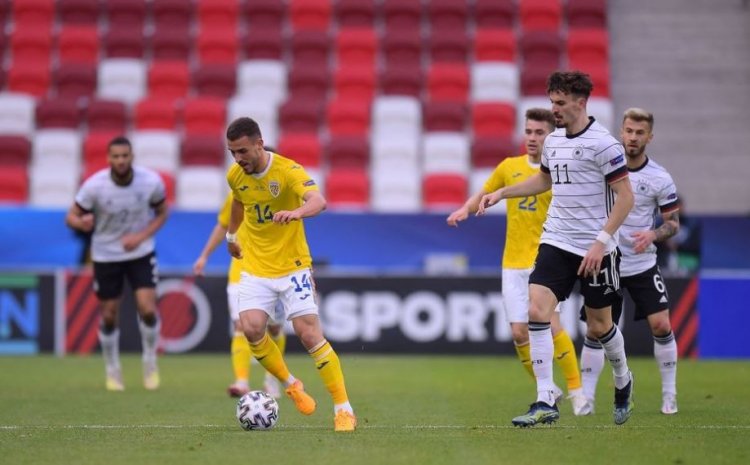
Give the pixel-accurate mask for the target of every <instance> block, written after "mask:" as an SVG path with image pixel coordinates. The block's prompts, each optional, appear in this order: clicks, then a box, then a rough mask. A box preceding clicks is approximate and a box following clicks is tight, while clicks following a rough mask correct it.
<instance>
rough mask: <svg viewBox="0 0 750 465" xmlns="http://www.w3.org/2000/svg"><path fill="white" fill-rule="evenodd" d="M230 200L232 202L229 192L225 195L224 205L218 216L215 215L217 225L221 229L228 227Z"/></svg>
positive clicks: (230, 211) (230, 208)
mask: <svg viewBox="0 0 750 465" xmlns="http://www.w3.org/2000/svg"><path fill="white" fill-rule="evenodd" d="M232 200H234V196H233V195H232V193H231V192H230V193H229V194H227V198H226V199H224V205H222V206H221V210H219V214H218V215H216V222H217V223H219V224H220V225H221V226H222V227H223V228H226V227H228V226H229V217H230V215H231V214H232Z"/></svg>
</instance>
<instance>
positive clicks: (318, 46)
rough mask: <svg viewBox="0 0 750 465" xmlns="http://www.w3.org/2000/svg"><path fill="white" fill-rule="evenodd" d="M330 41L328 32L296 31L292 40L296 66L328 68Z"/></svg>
mask: <svg viewBox="0 0 750 465" xmlns="http://www.w3.org/2000/svg"><path fill="white" fill-rule="evenodd" d="M329 47H330V41H329V40H328V33H327V32H326V31H317V30H302V31H296V32H294V33H293V34H292V38H291V52H292V63H293V65H294V66H316V67H320V66H327V65H328V51H329Z"/></svg>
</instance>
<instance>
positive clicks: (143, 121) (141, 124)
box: [133, 93, 178, 131]
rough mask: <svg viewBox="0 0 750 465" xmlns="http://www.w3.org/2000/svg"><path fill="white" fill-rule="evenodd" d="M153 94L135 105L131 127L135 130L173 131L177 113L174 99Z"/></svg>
mask: <svg viewBox="0 0 750 465" xmlns="http://www.w3.org/2000/svg"><path fill="white" fill-rule="evenodd" d="M160 95H161V94H158V93H155V94H152V96H151V97H146V98H144V99H143V100H141V101H139V102H138V103H136V104H135V108H134V117H133V127H134V128H135V129H139V130H144V129H162V130H170V131H172V130H175V129H176V128H177V121H178V112H177V105H176V104H175V101H174V99H171V98H169V97H161V96H160Z"/></svg>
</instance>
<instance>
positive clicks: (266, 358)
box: [250, 333, 289, 383]
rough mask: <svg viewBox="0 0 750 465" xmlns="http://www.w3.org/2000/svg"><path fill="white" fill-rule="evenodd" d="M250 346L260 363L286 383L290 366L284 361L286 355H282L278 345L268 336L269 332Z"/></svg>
mask: <svg viewBox="0 0 750 465" xmlns="http://www.w3.org/2000/svg"><path fill="white" fill-rule="evenodd" d="M250 348H251V349H252V351H253V356H254V357H255V359H256V360H257V361H258V363H260V364H261V365H262V366H263V368H265V369H266V370H268V372H269V373H271V374H272V375H274V376H275V377H276V378H278V379H279V380H280V381H281V382H284V383H285V382H286V381H287V380H288V379H289V368H287V366H286V363H285V362H284V357H283V356H282V355H281V351H280V350H279V348H278V346H277V345H276V344H275V343H274V342H273V341H272V340H271V338H270V337H269V336H268V333H266V334H264V335H263V339H261V340H260V341H258V342H256V343H255V344H253V343H251V344H250Z"/></svg>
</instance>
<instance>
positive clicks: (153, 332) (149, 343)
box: [138, 318, 161, 363]
mask: <svg viewBox="0 0 750 465" xmlns="http://www.w3.org/2000/svg"><path fill="white" fill-rule="evenodd" d="M160 327H161V321H160V320H157V322H156V324H155V325H153V326H146V324H145V323H143V321H141V319H140V318H139V319H138V328H139V329H140V330H141V345H142V346H143V363H156V348H157V345H158V342H159V328H160Z"/></svg>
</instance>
